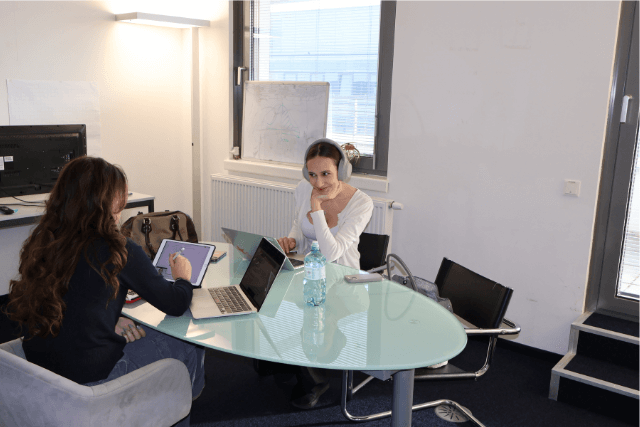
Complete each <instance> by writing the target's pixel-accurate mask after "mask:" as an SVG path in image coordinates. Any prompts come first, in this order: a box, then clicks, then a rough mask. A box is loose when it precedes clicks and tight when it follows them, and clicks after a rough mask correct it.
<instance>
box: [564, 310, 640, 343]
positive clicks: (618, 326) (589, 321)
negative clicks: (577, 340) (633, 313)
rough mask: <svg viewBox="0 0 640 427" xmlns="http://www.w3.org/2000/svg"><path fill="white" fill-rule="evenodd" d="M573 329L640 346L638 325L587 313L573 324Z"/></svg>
mask: <svg viewBox="0 0 640 427" xmlns="http://www.w3.org/2000/svg"><path fill="white" fill-rule="evenodd" d="M571 329H573V330H578V331H583V332H588V333H590V334H594V335H599V336H602V337H608V338H611V339H614V340H617V341H621V342H626V343H629V344H635V345H636V346H637V345H639V344H640V338H638V323H637V322H631V321H628V320H622V319H616V318H615V317H611V316H605V315H602V314H599V313H590V312H586V313H584V314H583V315H582V316H580V317H579V318H578V319H577V320H576V321H575V322H573V323H572V324H571Z"/></svg>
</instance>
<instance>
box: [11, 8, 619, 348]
mask: <svg viewBox="0 0 640 427" xmlns="http://www.w3.org/2000/svg"><path fill="white" fill-rule="evenodd" d="M139 4H143V5H145V7H146V9H145V10H146V11H148V12H151V13H165V14H176V15H183V16H192V17H195V18H201V19H211V27H210V28H204V29H200V30H199V33H200V50H199V58H200V70H201V73H200V88H201V90H200V93H199V96H200V104H201V117H200V128H201V141H202V145H203V147H202V171H203V174H202V175H203V179H202V185H203V193H202V194H203V226H204V230H203V233H202V236H201V238H203V239H206V238H207V237H208V236H209V235H210V229H209V226H208V224H209V222H210V221H209V220H210V215H211V213H210V209H209V203H210V199H209V192H210V190H209V178H208V177H209V175H210V174H212V173H225V170H224V166H223V163H222V162H223V160H224V159H227V158H228V151H229V150H230V148H231V132H232V119H231V105H232V100H231V82H232V73H231V60H230V58H231V37H230V31H231V13H230V8H231V5H230V4H229V3H227V2H225V1H217V2H216V1H214V2H208V1H199V2H195V1H193V2H148V1H147V2H141V1H137V2H135V1H134V2H117V3H116V2H113V3H103V2H41V3H40V2H0V79H6V78H15V79H39V80H85V81H97V82H98V85H99V88H100V107H101V123H102V141H103V147H104V151H103V153H104V156H105V157H106V158H107V159H108V160H110V161H113V162H116V163H119V164H121V165H122V166H123V167H124V168H125V170H126V171H127V173H128V175H129V179H130V182H131V188H133V189H135V190H136V191H139V192H142V193H147V194H154V195H155V196H156V197H157V199H156V208H157V209H181V210H184V211H187V212H190V211H191V187H190V185H191V175H190V174H191V151H190V138H191V123H190V120H191V117H190V112H191V110H190V100H191V92H190V90H191V89H190V88H191V86H190V66H191V56H190V55H191V42H190V33H189V30H175V29H166V28H155V27H148V26H138V25H130V24H124V23H116V22H114V21H113V13H122V12H126V11H131V10H133V9H132V8H134V7H136V6H137V5H139ZM125 7H127V10H123V8H125ZM154 7H155V8H156V9H153V8H154ZM618 7H619V3H617V2H608V1H605V2H591V1H586V2H566V3H565V2H468V3H463V2H432V1H429V2H405V1H401V2H399V3H398V7H397V20H396V39H395V57H394V71H393V88H392V113H391V114H392V116H391V138H390V148H389V174H388V178H389V183H390V184H389V192H388V193H386V194H373V193H372V195H377V196H381V197H386V198H392V199H395V200H398V201H401V202H403V203H404V204H405V206H406V208H405V210H404V211H400V212H396V216H395V221H394V239H393V248H392V250H393V251H394V252H395V253H398V254H399V255H401V256H402V257H403V258H404V259H405V260H406V261H407V262H408V264H409V266H410V267H411V268H412V271H413V272H414V274H416V275H418V276H422V277H425V278H434V277H435V274H436V272H437V269H438V266H439V264H440V260H441V259H442V257H443V256H446V257H449V258H451V259H453V260H455V261H457V262H460V263H462V264H463V265H466V266H468V267H470V268H472V269H474V270H476V271H478V272H479V273H481V274H484V275H486V276H488V277H491V278H492V279H494V280H497V281H499V282H501V283H503V284H505V285H508V286H511V287H513V288H514V289H515V292H514V296H513V300H512V302H511V307H510V309H509V316H510V317H512V318H513V319H514V320H516V321H518V322H519V323H521V325H522V327H523V332H522V334H521V336H520V337H519V338H518V341H519V342H521V343H523V344H526V345H530V346H534V347H538V348H541V349H545V350H550V351H554V352H556V353H564V352H565V351H566V349H567V342H568V337H569V325H570V323H571V321H573V320H574V319H575V318H577V317H578V315H579V314H580V313H581V311H582V309H583V302H584V294H585V286H586V278H587V269H588V260H589V254H590V242H591V235H592V229H593V220H594V212H595V204H596V194H597V186H598V177H599V167H600V160H601V152H602V143H603V136H604V130H605V129H604V127H605V122H606V113H607V103H608V93H609V84H610V79H611V68H612V61H613V51H614V44H615V37H616V27H617V18H618V17H617V14H618ZM118 8H119V9H120V10H118ZM136 8H137V9H138V10H142V8H141V7H136ZM6 96H7V94H6V85H5V84H4V82H2V83H1V84H0V125H6V124H8V112H7V110H6V107H5V105H6ZM151 151H153V152H152V153H151V154H150V158H145V153H148V152H151ZM156 171H160V172H156ZM565 178H571V179H578V180H580V181H582V192H581V196H580V197H579V198H575V197H568V196H563V195H562V187H563V182H564V179H565ZM0 263H1V262H0ZM0 267H2V266H1V265H0ZM0 279H2V278H0ZM0 293H2V292H0Z"/></svg>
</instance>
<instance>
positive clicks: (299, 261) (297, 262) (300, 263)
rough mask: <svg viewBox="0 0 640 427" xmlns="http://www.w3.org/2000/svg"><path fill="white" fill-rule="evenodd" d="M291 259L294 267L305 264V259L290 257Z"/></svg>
mask: <svg viewBox="0 0 640 427" xmlns="http://www.w3.org/2000/svg"><path fill="white" fill-rule="evenodd" d="M289 261H291V265H293V266H294V267H300V266H301V265H304V261H302V260H299V259H294V258H289Z"/></svg>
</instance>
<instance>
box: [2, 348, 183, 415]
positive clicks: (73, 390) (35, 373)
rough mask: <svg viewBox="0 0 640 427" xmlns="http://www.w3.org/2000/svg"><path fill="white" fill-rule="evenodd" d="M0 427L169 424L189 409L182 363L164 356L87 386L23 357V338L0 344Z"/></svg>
mask: <svg viewBox="0 0 640 427" xmlns="http://www.w3.org/2000/svg"><path fill="white" fill-rule="evenodd" d="M0 384H2V386H0V425H2V426H6V427H13V426H17V427H18V426H19V427H23V426H170V425H172V424H175V423H176V422H178V421H180V420H181V419H182V418H184V417H186V416H187V415H188V414H189V411H190V410H191V380H190V379H189V372H188V371H187V368H186V366H185V365H184V364H183V363H182V362H180V361H178V360H175V359H164V360H160V361H157V362H154V363H152V364H150V365H148V366H145V367H144V368H140V369H138V370H136V371H134V372H131V373H129V374H127V375H124V376H122V377H120V378H118V379H115V380H113V381H109V382H107V383H104V384H101V385H97V386H93V387H86V386H83V385H80V384H77V383H75V382H73V381H70V380H68V379H66V378H64V377H61V376H59V375H57V374H54V373H53V372H50V371H48V370H46V369H44V368H42V367H40V366H38V365H35V364H33V363H31V362H29V361H27V360H26V358H25V355H24V352H23V350H22V340H21V339H16V340H13V341H10V342H7V343H4V344H0Z"/></svg>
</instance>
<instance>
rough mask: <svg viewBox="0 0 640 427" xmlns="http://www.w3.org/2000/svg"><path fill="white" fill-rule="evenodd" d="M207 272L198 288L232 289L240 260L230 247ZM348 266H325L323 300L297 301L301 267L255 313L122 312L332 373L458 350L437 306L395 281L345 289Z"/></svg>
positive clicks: (436, 357)
mask: <svg viewBox="0 0 640 427" xmlns="http://www.w3.org/2000/svg"><path fill="white" fill-rule="evenodd" d="M216 247H217V249H222V250H227V251H228V252H229V253H228V254H227V256H226V257H224V258H223V259H222V260H220V261H218V262H217V263H212V264H211V265H210V266H209V269H208V270H207V274H206V277H205V281H204V284H203V287H216V286H228V285H229V284H237V283H239V282H240V279H241V278H242V274H243V272H244V269H246V266H247V262H246V261H244V260H243V259H242V258H241V257H239V256H238V255H239V254H238V253H236V254H234V253H232V252H233V247H230V246H229V245H227V244H223V243H220V244H219V243H216ZM356 271H357V270H356V269H353V268H350V267H345V266H341V265H337V264H327V267H326V275H327V298H326V302H325V303H324V305H322V306H320V307H309V306H306V305H305V304H304V303H303V302H302V290H303V283H302V279H303V276H304V269H298V270H294V271H285V270H283V271H281V272H280V274H279V275H278V277H277V279H276V281H275V282H274V284H273V286H272V288H271V290H270V291H269V294H268V295H267V299H266V300H265V303H264V305H263V306H262V308H261V309H260V312H259V313H252V314H243V315H237V316H229V317H222V318H210V319H193V317H192V316H191V312H190V311H189V310H187V312H186V313H185V314H184V315H182V316H181V317H173V316H169V315H166V314H164V313H162V312H161V311H159V310H157V309H156V308H155V307H153V306H151V305H150V304H149V303H147V302H144V301H140V302H137V303H134V304H128V305H126V306H125V308H124V309H123V311H122V312H123V314H125V315H126V316H128V317H131V318H132V319H134V320H136V321H138V322H140V323H142V324H144V325H147V326H150V327H153V328H154V329H157V330H159V331H161V332H164V333H166V334H168V335H171V336H174V337H177V338H181V339H184V340H187V341H190V342H192V343H194V344H199V345H203V346H205V347H210V348H213V349H217V350H221V351H226V352H229V353H234V354H238V355H242V356H247V357H251V358H256V359H262V360H270V361H274V362H280V363H286V364H291V365H301V366H313V367H321V368H329V369H340V370H401V369H412V368H419V367H424V366H429V365H433V364H436V363H440V362H443V361H445V360H449V359H451V358H453V357H454V356H456V355H457V354H458V353H460V352H461V351H462V350H463V349H464V347H465V345H466V343H467V336H466V334H465V332H464V329H463V327H462V325H461V324H460V322H459V321H458V320H457V319H456V318H455V316H453V315H452V314H451V313H449V312H448V311H447V310H445V309H444V308H443V307H442V306H440V305H439V304H437V303H436V302H434V301H432V300H430V299H429V298H427V297H425V296H423V295H422V294H419V293H417V292H414V291H413V290H411V289H410V288H407V287H405V286H403V285H400V284H398V283H395V282H392V281H389V280H383V281H381V282H372V283H358V284H350V283H347V282H346V281H345V280H344V275H346V274H353V273H354V272H356Z"/></svg>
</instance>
